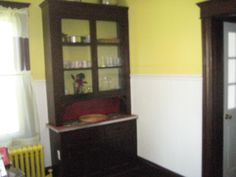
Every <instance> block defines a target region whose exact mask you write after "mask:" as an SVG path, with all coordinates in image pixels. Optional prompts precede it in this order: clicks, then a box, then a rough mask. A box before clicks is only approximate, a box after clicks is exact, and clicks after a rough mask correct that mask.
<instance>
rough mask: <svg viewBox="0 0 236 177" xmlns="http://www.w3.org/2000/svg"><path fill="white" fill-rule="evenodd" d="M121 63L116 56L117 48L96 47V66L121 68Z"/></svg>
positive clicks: (117, 55)
mask: <svg viewBox="0 0 236 177" xmlns="http://www.w3.org/2000/svg"><path fill="white" fill-rule="evenodd" d="M121 64H122V61H121V58H120V56H119V54H118V47H117V46H109V47H108V46H99V47H98V66H99V67H114V66H121Z"/></svg>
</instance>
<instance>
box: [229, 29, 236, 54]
mask: <svg viewBox="0 0 236 177" xmlns="http://www.w3.org/2000/svg"><path fill="white" fill-rule="evenodd" d="M235 56H236V33H235V32H229V33H228V57H235Z"/></svg>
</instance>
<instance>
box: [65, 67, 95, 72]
mask: <svg viewBox="0 0 236 177" xmlns="http://www.w3.org/2000/svg"><path fill="white" fill-rule="evenodd" d="M91 69H92V68H90V67H89V68H64V71H77V70H91Z"/></svg>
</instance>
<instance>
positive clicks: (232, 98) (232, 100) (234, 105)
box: [228, 85, 236, 109]
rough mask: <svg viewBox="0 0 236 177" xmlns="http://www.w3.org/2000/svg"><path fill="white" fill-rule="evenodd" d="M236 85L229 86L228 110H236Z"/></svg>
mask: <svg viewBox="0 0 236 177" xmlns="http://www.w3.org/2000/svg"><path fill="white" fill-rule="evenodd" d="M235 93H236V85H229V86H228V109H233V108H236V101H235V100H236V97H235V96H236V94H235Z"/></svg>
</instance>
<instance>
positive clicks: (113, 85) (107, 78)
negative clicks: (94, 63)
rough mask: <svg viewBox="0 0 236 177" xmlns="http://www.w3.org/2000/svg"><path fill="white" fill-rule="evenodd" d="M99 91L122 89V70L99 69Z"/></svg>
mask: <svg viewBox="0 0 236 177" xmlns="http://www.w3.org/2000/svg"><path fill="white" fill-rule="evenodd" d="M98 77H99V91H106V90H117V89H121V88H122V85H123V84H122V71H121V69H120V68H113V69H99V72H98Z"/></svg>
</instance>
